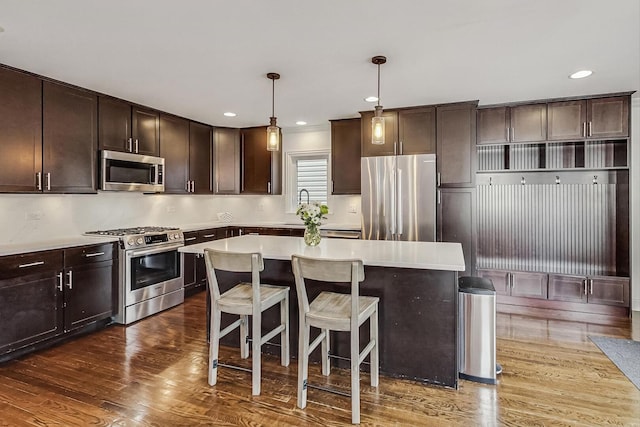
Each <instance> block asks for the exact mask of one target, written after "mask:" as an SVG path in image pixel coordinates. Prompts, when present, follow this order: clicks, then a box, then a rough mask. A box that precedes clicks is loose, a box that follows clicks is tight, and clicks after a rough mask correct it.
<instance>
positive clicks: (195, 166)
mask: <svg viewBox="0 0 640 427" xmlns="http://www.w3.org/2000/svg"><path fill="white" fill-rule="evenodd" d="M211 136H212V128H211V126H208V125H203V124H201V123H195V122H190V123H189V180H190V181H191V182H192V184H191V192H192V193H195V194H211V193H212V188H211V164H212V160H211V154H212V148H211Z"/></svg>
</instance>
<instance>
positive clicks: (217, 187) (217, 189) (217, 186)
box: [216, 181, 220, 193]
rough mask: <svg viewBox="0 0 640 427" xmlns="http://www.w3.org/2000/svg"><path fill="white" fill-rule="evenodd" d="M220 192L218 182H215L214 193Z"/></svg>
mask: <svg viewBox="0 0 640 427" xmlns="http://www.w3.org/2000/svg"><path fill="white" fill-rule="evenodd" d="M219 192H220V183H218V181H216V193H219Z"/></svg>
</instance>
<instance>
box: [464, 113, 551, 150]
mask: <svg viewBox="0 0 640 427" xmlns="http://www.w3.org/2000/svg"><path fill="white" fill-rule="evenodd" d="M546 139H547V104H527V105H517V106H513V107H507V106H504V107H493V108H482V109H479V110H478V140H477V143H478V144H506V143H509V142H536V141H545V140H546Z"/></svg>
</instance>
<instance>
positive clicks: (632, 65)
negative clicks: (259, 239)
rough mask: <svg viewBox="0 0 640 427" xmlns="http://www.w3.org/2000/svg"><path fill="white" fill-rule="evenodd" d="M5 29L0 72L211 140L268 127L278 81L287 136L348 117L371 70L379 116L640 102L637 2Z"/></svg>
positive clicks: (473, 1) (254, 10)
mask: <svg viewBox="0 0 640 427" xmlns="http://www.w3.org/2000/svg"><path fill="white" fill-rule="evenodd" d="M0 27H3V28H4V32H0V63H4V64H7V65H10V66H13V67H17V68H20V69H24V70H28V71H32V72H34V73H37V74H41V75H44V76H48V77H51V78H54V79H58V80H62V81H65V82H69V83H73V84H75V85H78V86H82V87H86V88H89V89H93V90H96V91H98V92H102V93H107V94H110V95H114V96H117V97H120V98H124V99H127V100H129V101H133V102H137V103H140V104H144V105H148V106H151V107H154V108H158V109H160V110H164V111H169V112H172V113H175V114H178V115H182V116H185V117H189V118H191V119H195V120H200V121H203V122H206V123H210V124H213V125H220V126H233V127H243V126H256V125H265V124H268V117H269V116H270V115H271V81H270V80H268V79H267V78H266V73H267V72H271V71H273V72H278V73H280V74H281V75H282V78H281V79H280V80H278V81H277V82H276V87H275V93H276V99H275V102H276V106H275V112H276V116H277V117H278V124H279V125H280V126H283V127H290V126H295V125H294V123H295V122H296V121H297V120H305V121H307V122H308V123H309V124H310V125H316V124H325V123H326V121H327V120H328V119H336V118H346V117H357V112H358V111H362V110H368V109H372V108H373V107H372V104H369V103H366V102H365V101H364V100H363V98H365V97H366V96H368V95H375V93H376V78H377V71H376V66H375V65H373V64H372V63H371V57H372V56H374V55H385V56H387V58H388V62H387V64H385V65H382V67H381V103H382V105H384V106H385V107H403V106H412V105H424V104H434V103H444V102H455V101H465V100H473V99H478V100H480V104H483V105H486V104H495V103H502V102H511V101H526V100H533V99H543V98H552V97H565V96H580V95H589V94H597V93H608V92H620V91H630V90H640V1H639V0H480V1H478V0H446V1H445V0H440V1H431V0H397V1H389V0H386V1H382V0H321V1H317V0H316V1H311V0H307V1H304V0H269V1H263V0H253V1H251V0H227V1H215V0H188V1H176V0H108V1H106V0H56V1H47V0H40V1H36V0H0ZM585 68H587V69H591V70H593V71H594V74H593V76H591V77H589V78H587V79H583V80H570V79H568V78H567V76H568V75H569V74H570V73H572V72H574V71H576V70H580V69H585ZM225 111H233V112H236V113H237V114H238V116H237V117H235V118H227V117H224V116H223V115H222V114H223V112H225Z"/></svg>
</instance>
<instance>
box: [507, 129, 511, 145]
mask: <svg viewBox="0 0 640 427" xmlns="http://www.w3.org/2000/svg"><path fill="white" fill-rule="evenodd" d="M510 129H511V128H507V129H506V131H507V142H509V141H511V139H510V138H509V134H510V132H511V130H510Z"/></svg>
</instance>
